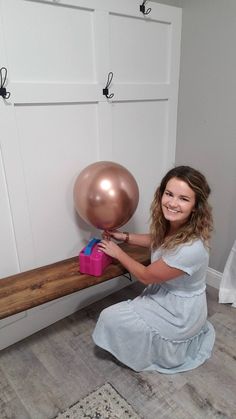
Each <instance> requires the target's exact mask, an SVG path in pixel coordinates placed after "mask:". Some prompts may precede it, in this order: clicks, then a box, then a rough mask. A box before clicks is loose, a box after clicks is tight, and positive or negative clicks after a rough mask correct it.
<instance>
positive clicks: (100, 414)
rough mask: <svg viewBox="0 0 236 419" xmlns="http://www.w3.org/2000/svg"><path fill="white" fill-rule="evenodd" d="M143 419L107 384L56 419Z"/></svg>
mask: <svg viewBox="0 0 236 419" xmlns="http://www.w3.org/2000/svg"><path fill="white" fill-rule="evenodd" d="M82 418H90V419H99V418H100V419H131V418H132V419H142V418H141V417H140V416H139V415H138V414H137V413H136V412H135V410H134V408H133V407H132V406H131V405H130V404H129V403H128V402H127V401H126V400H125V399H124V398H123V397H122V396H121V394H119V392H118V391H117V390H116V389H115V387H114V386H113V385H112V384H110V383H109V382H106V383H105V384H103V385H102V386H101V387H99V388H97V389H96V390H94V391H92V392H91V393H89V394H88V395H87V396H85V397H84V398H83V399H81V400H79V401H78V402H76V403H75V404H73V405H72V406H70V407H69V408H68V409H66V410H65V411H64V412H61V413H59V414H58V415H57V416H55V418H54V419H82Z"/></svg>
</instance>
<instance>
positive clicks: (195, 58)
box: [157, 0, 236, 272]
mask: <svg viewBox="0 0 236 419" xmlns="http://www.w3.org/2000/svg"><path fill="white" fill-rule="evenodd" d="M157 3H164V4H169V5H172V6H177V7H182V8H183V16H182V19H183V20H182V46H181V65H180V86H179V110H178V128H177V148H176V164H189V165H192V166H193V167H195V168H197V169H199V170H201V171H202V172H204V173H205V175H206V177H207V179H208V181H209V183H210V186H211V188H212V196H211V204H212V206H213V214H214V222H215V231H214V234H213V237H212V240H211V257H210V267H211V268H213V269H216V270H217V271H220V272H222V271H223V269H224V265H225V262H226V259H227V257H228V254H229V252H230V250H231V247H232V244H233V242H234V240H236V50H235V40H236V1H235V0H227V1H222V0H161V1H157Z"/></svg>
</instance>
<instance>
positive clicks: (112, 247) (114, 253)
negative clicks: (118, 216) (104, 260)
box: [98, 239, 122, 260]
mask: <svg viewBox="0 0 236 419" xmlns="http://www.w3.org/2000/svg"><path fill="white" fill-rule="evenodd" d="M98 247H99V248H100V249H101V250H102V251H103V252H104V253H106V254H107V255H109V256H111V257H112V258H115V259H118V260H119V256H120V254H121V252H122V250H121V248H120V247H119V246H118V245H117V244H116V243H114V242H113V241H111V240H106V239H103V240H101V241H100V242H99V243H98Z"/></svg>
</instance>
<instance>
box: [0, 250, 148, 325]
mask: <svg viewBox="0 0 236 419" xmlns="http://www.w3.org/2000/svg"><path fill="white" fill-rule="evenodd" d="M120 246H121V248H122V249H124V250H125V251H126V252H127V253H128V254H129V255H130V256H132V257H133V258H134V259H135V260H137V261H138V262H140V263H142V264H143V265H148V264H149V261H150V252H149V249H146V248H144V247H139V246H132V245H128V244H125V243H123V244H121V245H120ZM125 273H127V270H126V269H125V268H124V267H123V266H122V265H121V264H120V263H116V262H115V261H114V263H113V264H111V265H109V266H108V267H107V268H106V269H105V271H104V273H103V275H102V276H100V277H95V276H90V275H86V274H81V273H80V272H79V264H78V257H73V258H70V259H66V260H64V261H60V262H57V263H54V264H51V265H47V266H43V267H40V268H37V269H33V270H30V271H27V272H22V273H19V274H16V275H13V276H9V277H7V278H2V279H0V319H3V318H5V317H8V316H12V315H13V314H17V313H20V312H22V311H25V310H28V309H31V308H33V307H36V306H38V305H40V304H44V303H47V302H48V301H51V300H55V299H57V298H60V297H63V296H65V295H68V294H72V293H74V292H76V291H80V290H82V289H85V288H88V287H91V286H93V285H96V284H99V283H101V282H104V281H108V280H109V279H112V278H115V277H117V276H120V275H123V274H125Z"/></svg>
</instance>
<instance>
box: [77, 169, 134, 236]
mask: <svg viewBox="0 0 236 419" xmlns="http://www.w3.org/2000/svg"><path fill="white" fill-rule="evenodd" d="M138 200H139V190H138V185H137V182H136V180H135V179H134V177H133V175H132V174H131V173H130V172H129V171H128V170H127V169H126V168H125V167H123V166H121V165H120V164H118V163H114V162H110V161H100V162H96V163H93V164H91V165H89V166H87V167H86V168H85V169H84V170H82V172H81V173H80V174H79V176H78V177H77V179H76V181H75V185H74V203H75V208H76V210H77V212H78V214H79V215H80V216H81V218H83V220H84V221H86V222H87V223H89V224H92V225H93V226H94V227H96V228H99V229H102V230H111V229H115V228H119V227H121V226H122V225H124V224H126V223H127V222H128V221H129V219H130V218H131V217H132V215H133V214H134V212H135V210H136V208H137V205H138Z"/></svg>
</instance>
